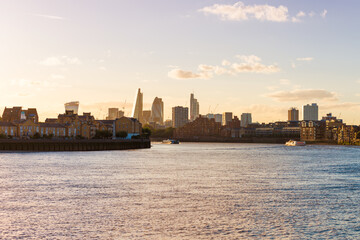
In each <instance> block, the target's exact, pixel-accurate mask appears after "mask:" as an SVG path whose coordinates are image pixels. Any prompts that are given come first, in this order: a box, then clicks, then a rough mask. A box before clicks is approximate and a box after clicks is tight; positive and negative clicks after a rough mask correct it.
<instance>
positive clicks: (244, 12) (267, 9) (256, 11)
mask: <svg viewBox="0 0 360 240" xmlns="http://www.w3.org/2000/svg"><path fill="white" fill-rule="evenodd" d="M198 11H199V12H202V13H204V14H205V15H210V14H211V15H215V16H218V17H219V18H220V19H221V20H223V21H248V20H258V21H261V22H265V21H268V22H293V23H299V22H302V21H303V19H304V18H305V17H307V16H309V17H313V16H315V15H316V13H315V12H313V11H311V12H309V13H308V14H307V13H305V12H304V11H299V12H298V13H297V14H296V15H294V16H290V14H289V9H288V8H287V7H286V6H283V5H279V6H273V5H268V4H263V5H258V4H254V5H250V4H249V5H246V4H245V3H243V2H241V1H239V2H236V3H234V4H214V5H211V6H206V7H204V8H201V9H199V10H198ZM326 14H327V10H324V11H323V12H322V13H320V14H319V15H320V16H321V17H322V18H325V17H326Z"/></svg>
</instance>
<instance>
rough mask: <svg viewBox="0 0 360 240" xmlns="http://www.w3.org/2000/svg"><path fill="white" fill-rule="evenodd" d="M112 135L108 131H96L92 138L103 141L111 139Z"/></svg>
mask: <svg viewBox="0 0 360 240" xmlns="http://www.w3.org/2000/svg"><path fill="white" fill-rule="evenodd" d="M111 137H112V133H111V132H110V131H108V130H96V133H95V136H94V138H96V139H105V138H111Z"/></svg>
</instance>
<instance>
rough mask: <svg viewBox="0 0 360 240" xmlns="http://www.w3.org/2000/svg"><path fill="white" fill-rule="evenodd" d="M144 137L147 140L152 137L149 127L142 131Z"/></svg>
mask: <svg viewBox="0 0 360 240" xmlns="http://www.w3.org/2000/svg"><path fill="white" fill-rule="evenodd" d="M142 135H143V136H144V137H145V138H149V137H150V136H151V129H150V128H149V127H144V128H143V129H142Z"/></svg>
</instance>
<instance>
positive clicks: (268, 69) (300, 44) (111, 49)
mask: <svg viewBox="0 0 360 240" xmlns="http://www.w3.org/2000/svg"><path fill="white" fill-rule="evenodd" d="M241 2H242V4H240V3H239V1H224V0H218V1H213V0H211V1H205V0H197V1H190V0H181V1H169V0H166V1H165V0H163V1H160V0H155V1H145V0H144V1H133V0H132V1H130V0H129V1H120V0H117V1H115V0H114V1H107V0H101V1H100V0H76V1H67V0H51V1H49V0H43V1H29V0H26V1H25V0H23V1H17V0H11V1H1V2H0V36H1V37H0V86H1V89H2V90H3V91H2V94H1V96H0V108H1V109H2V108H3V107H5V106H13V105H22V106H24V107H37V108H38V111H39V113H40V115H41V117H42V118H43V119H44V118H45V117H55V116H56V113H58V112H62V111H63V104H64V102H66V101H71V100H79V101H80V104H81V109H80V110H84V111H92V112H93V113H94V114H96V116H97V117H103V116H104V115H105V114H106V108H107V107H113V106H115V107H122V106H124V102H125V100H126V102H127V104H126V111H127V113H128V114H130V109H131V103H132V102H133V100H134V98H135V92H136V90H137V88H139V87H140V88H141V89H142V90H143V92H144V101H145V108H150V104H151V102H152V101H153V99H154V98H155V97H156V96H158V97H162V98H163V100H164V102H165V117H166V118H167V117H170V116H171V107H173V106H175V105H186V104H187V105H188V104H189V95H190V92H192V91H194V92H195V96H196V97H197V98H198V100H199V102H200V113H201V114H206V113H207V112H208V110H209V107H210V111H212V110H214V108H215V107H216V106H217V105H218V107H217V109H216V112H223V111H233V112H234V114H235V115H240V114H241V113H242V112H249V111H250V112H252V113H253V119H254V120H255V121H260V122H263V121H266V122H268V121H273V120H285V119H286V118H287V109H288V108H289V107H292V106H296V107H299V108H301V106H302V105H303V104H307V103H311V102H318V103H319V106H320V113H321V115H324V114H325V113H326V112H333V114H335V115H340V113H341V118H344V120H345V121H346V122H347V123H351V124H359V122H360V111H359V110H360V107H359V100H360V96H359V94H360V91H359V90H358V89H359V87H360V76H359V75H360V74H359V73H358V72H359V70H358V67H357V65H358V62H357V56H359V53H360V49H359V44H358V43H359V40H360V33H359V31H358V27H357V26H358V23H359V22H360V17H359V15H358V9H359V5H360V3H359V2H358V1H346V0H345V1H336V0H326V1H325V0H323V1H320V0H319V1H310V0H302V1H275V0H273V1H271V0H268V1H265V0H263V1H260V0H257V1H246V0H243V1H241ZM215 4H217V5H215ZM281 6H282V7H281ZM201 9H202V10H201ZM245 12H246V13H245ZM301 12H303V13H301ZM244 13H245V17H247V19H244V17H241V16H244V15H241V14H244ZM264 13H265V15H264ZM325 13H326V14H325ZM236 56H240V57H236ZM249 56H253V57H249ZM260 59H261V60H260ZM223 60H227V62H229V63H230V65H227V64H224V65H222V63H223ZM227 62H224V63H227ZM200 65H203V67H201V66H200ZM205 67H211V69H210V68H206V69H207V70H204V69H205ZM215 69H216V70H215Z"/></svg>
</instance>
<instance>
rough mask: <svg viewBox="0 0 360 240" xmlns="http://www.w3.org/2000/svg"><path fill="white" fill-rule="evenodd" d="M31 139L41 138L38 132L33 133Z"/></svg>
mask: <svg viewBox="0 0 360 240" xmlns="http://www.w3.org/2000/svg"><path fill="white" fill-rule="evenodd" d="M32 138H33V139H39V138H41V135H40V133H38V132H37V133H35V134H34V136H33V137H32Z"/></svg>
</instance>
